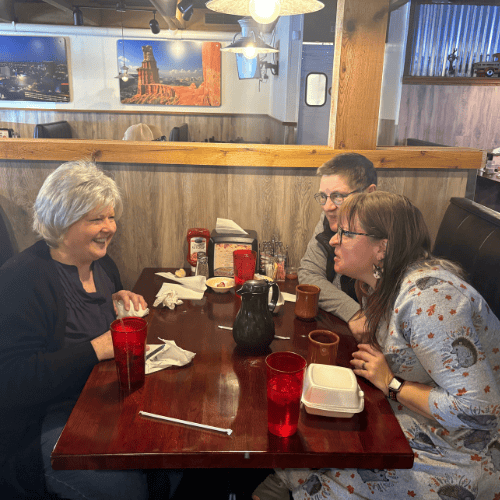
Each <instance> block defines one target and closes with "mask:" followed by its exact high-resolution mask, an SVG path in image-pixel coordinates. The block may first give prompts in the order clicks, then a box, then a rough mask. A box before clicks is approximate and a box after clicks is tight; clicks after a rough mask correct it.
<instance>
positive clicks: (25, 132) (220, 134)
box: [0, 109, 286, 144]
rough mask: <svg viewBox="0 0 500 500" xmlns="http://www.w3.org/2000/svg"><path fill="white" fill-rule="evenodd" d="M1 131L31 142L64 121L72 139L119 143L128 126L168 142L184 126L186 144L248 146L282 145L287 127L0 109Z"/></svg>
mask: <svg viewBox="0 0 500 500" xmlns="http://www.w3.org/2000/svg"><path fill="white" fill-rule="evenodd" d="M1 116H2V118H1V121H0V128H12V129H14V131H15V132H17V133H18V134H19V135H20V136H21V137H22V138H32V137H33V132H34V129H35V125H37V124H38V123H50V122H57V121H61V120H65V121H67V122H68V123H69V124H70V126H71V131H72V134H73V137H74V138H75V139H89V140H98V139H105V140H121V139H122V138H123V135H124V134H125V131H126V130H127V128H128V127H130V126H131V125H135V124H137V123H146V124H147V125H155V126H157V127H158V128H159V129H160V130H161V131H162V133H163V135H165V136H166V137H167V139H168V137H169V135H170V131H171V130H172V128H173V127H179V126H181V125H182V124H184V123H187V125H188V128H189V140H190V141H191V142H193V141H194V142H205V141H206V140H209V139H210V138H212V137H213V138H214V140H216V141H221V142H230V141H235V140H237V139H238V138H241V139H243V140H244V141H245V142H250V143H269V144H284V140H285V133H286V126H285V125H284V124H282V123H281V122H280V121H278V120H276V119H274V118H272V117H270V116H267V115H221V114H205V115H203V114H191V115H190V114H165V113H159V112H151V113H146V112H143V113H133V112H120V113H116V112H114V113H107V112H84V111H81V112H78V111H66V112H64V111H52V110H42V111H39V110H25V109H17V110H11V109H2V115H1Z"/></svg>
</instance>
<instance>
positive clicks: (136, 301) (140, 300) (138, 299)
mask: <svg viewBox="0 0 500 500" xmlns="http://www.w3.org/2000/svg"><path fill="white" fill-rule="evenodd" d="M112 298H113V307H114V308H115V314H118V311H117V310H116V305H115V301H119V300H121V301H122V302H123V305H124V306H125V310H126V311H129V310H130V307H131V305H130V303H131V302H132V305H133V306H134V309H135V310H136V311H138V310H139V308H140V306H142V308H143V309H146V308H147V307H148V304H147V302H146V301H145V300H144V297H143V296H142V295H137V294H136V293H133V292H130V291H129V290H120V291H119V292H116V293H114V294H113V295H112Z"/></svg>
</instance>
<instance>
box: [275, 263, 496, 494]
mask: <svg viewBox="0 0 500 500" xmlns="http://www.w3.org/2000/svg"><path fill="white" fill-rule="evenodd" d="M377 340H378V342H379V344H380V346H381V348H382V351H383V352H384V354H385V356H386V359H387V361H388V363H389V366H390V368H391V369H392V371H393V372H394V374H395V375H398V376H400V377H401V378H403V379H405V380H410V381H415V382H420V383H423V384H426V385H429V386H432V387H433V389H432V391H431V393H430V396H429V405H430V407H431V411H432V412H433V415H434V418H435V420H430V419H428V418H426V417H424V416H421V415H419V414H417V413H414V412H412V411H411V410H409V409H408V408H406V407H405V406H403V405H402V404H400V403H398V402H395V401H391V405H392V408H393V410H394V413H395V414H396V417H397V418H398V420H399V423H400V424H401V427H402V429H403V431H404V433H405V435H406V437H407V439H408V441H409V443H410V445H411V447H412V448H413V450H414V452H415V461H414V466H413V468H412V469H409V470H405V469H394V470H366V469H343V470H337V469H321V470H316V471H312V470H310V469H294V470H292V469H287V470H277V471H276V472H277V475H278V476H279V477H280V479H282V481H283V482H285V484H286V485H287V486H288V487H289V488H290V489H291V490H292V492H293V497H294V499H296V500H306V499H314V500H319V499H325V498H335V499H344V498H345V499H360V498H371V499H380V500H382V499H383V500H387V499H398V500H400V499H404V498H416V499H441V500H450V499H460V500H483V499H484V500H500V439H499V438H500V435H499V432H500V322H499V321H498V319H497V318H496V317H495V315H494V314H493V313H492V312H491V310H490V308H489V306H488V304H487V303H486V301H485V300H484V299H483V298H482V297H481V296H480V295H479V294H478V293H477V292H476V290H474V288H472V287H471V286H470V285H469V284H467V283H465V282H464V281H462V280H461V279H459V278H457V277H456V276H455V275H454V274H452V273H450V272H448V271H445V270H443V269H442V268H439V267H433V268H426V269H416V270H413V271H410V272H409V273H407V275H406V276H405V278H404V280H403V284H402V286H401V290H400V293H399V295H398V297H397V299H396V302H395V305H394V309H393V311H392V315H391V317H390V319H389V321H388V323H387V322H385V323H381V324H380V326H379V329H378V331H377ZM313 485H315V486H313Z"/></svg>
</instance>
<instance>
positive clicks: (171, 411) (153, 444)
mask: <svg viewBox="0 0 500 500" xmlns="http://www.w3.org/2000/svg"><path fill="white" fill-rule="evenodd" d="M167 271H173V270H171V269H170V270H169V269H160V268H146V269H144V270H143V272H142V274H141V275H140V277H139V279H138V281H137V283H136V285H135V287H134V289H133V291H134V292H136V293H138V294H141V295H143V296H144V298H145V299H146V301H147V303H148V305H149V311H150V312H149V315H148V316H147V322H148V343H151V344H158V343H162V342H161V340H159V339H164V340H174V341H175V342H176V344H177V345H178V346H179V347H181V348H182V349H185V350H188V351H191V352H194V353H195V356H194V358H193V360H192V361H191V362H189V364H187V365H185V366H180V367H177V366H175V367H170V368H166V369H163V370H160V371H157V372H155V373H152V374H149V375H146V381H145V384H144V386H143V387H142V388H141V389H139V390H137V391H135V392H133V393H131V394H128V395H124V394H123V393H121V392H120V389H119V386H118V378H117V372H116V368H115V362H114V360H108V361H104V362H101V363H98V364H97V365H96V366H95V367H94V370H93V371H92V373H91V375H90V377H89V379H88V381H87V383H86V385H85V387H84V389H83V391H82V392H81V394H80V397H79V399H78V401H77V403H76V405H75V407H74V409H73V412H72V413H71V416H70V417H69V419H68V422H67V424H66V426H65V427H64V430H63V432H62V434H61V436H60V438H59V440H58V442H57V445H56V446H55V448H54V450H53V453H52V467H53V468H54V469H155V468H274V467H280V468H281V467H310V468H321V467H334V468H351V467H353V468H368V469H385V468H400V469H405V468H411V467H412V465H413V452H412V449H411V448H410V446H409V444H408V442H407V440H406V438H405V436H404V434H403V432H402V430H401V427H400V426H399V424H398V421H397V419H396V417H395V416H394V413H393V411H392V409H391V407H390V405H389V403H388V401H387V399H386V398H385V396H384V394H383V393H382V392H381V391H379V390H378V389H377V388H375V387H374V386H373V385H371V384H370V383H369V382H367V381H366V380H364V379H363V378H362V377H358V383H359V386H360V388H361V389H362V390H363V392H364V410H363V411H362V412H361V413H358V414H355V415H354V416H352V417H351V418H333V417H325V416H319V415H311V414H309V413H307V412H306V410H305V409H304V408H303V407H302V408H301V411H300V417H299V425H298V430H297V433H296V434H294V435H293V436H291V437H288V438H280V437H277V436H275V435H273V434H271V433H270V432H268V429H267V403H266V369H265V357H266V355H267V354H269V353H271V352H275V351H293V352H296V353H298V354H301V355H303V356H306V355H307V344H308V334H309V332H310V331H312V330H316V329H327V330H331V331H334V332H336V333H338V334H339V335H340V346H339V352H338V358H337V364H339V365H341V366H344V367H350V365H349V360H350V359H351V354H352V352H353V351H354V350H356V342H355V340H354V338H353V337H352V335H351V334H350V331H349V329H348V327H347V325H346V323H344V322H343V321H342V320H340V319H339V318H337V317H335V316H334V315H332V314H330V313H327V312H325V311H322V310H321V309H320V310H319V312H318V315H317V316H316V317H315V318H314V320H312V321H303V320H301V319H299V318H297V317H296V316H295V314H294V303H293V302H288V301H286V302H285V304H284V305H283V306H282V307H281V308H280V310H279V311H278V312H277V313H276V314H274V315H273V318H274V323H275V328H276V335H279V336H283V337H290V338H289V340H278V339H275V340H274V341H273V342H272V343H271V345H270V346H269V348H267V349H266V350H265V351H262V352H248V351H245V350H242V349H240V347H239V346H237V345H236V343H235V342H234V339H233V335H232V332H231V331H230V330H223V329H220V328H218V327H219V325H222V326H229V327H230V326H232V324H233V321H234V319H235V317H236V315H237V313H238V311H239V308H240V305H241V299H240V298H239V297H238V296H237V295H235V290H234V289H232V290H231V291H229V292H228V293H224V294H221V293H215V292H214V291H213V290H211V289H209V288H207V290H206V292H205V294H204V296H203V299H202V300H184V301H183V303H182V304H181V305H177V306H175V308H174V309H172V310H171V309H169V308H168V307H153V302H154V300H155V296H156V294H157V293H158V291H159V289H160V288H161V286H162V284H163V283H165V282H168V281H169V280H167V279H166V278H164V277H161V276H158V275H157V274H156V273H157V272H167ZM278 285H279V287H280V289H281V291H284V292H289V293H292V294H295V286H296V285H297V281H296V280H287V281H284V282H279V283H278ZM141 410H142V411H145V412H149V413H153V414H158V415H164V416H168V417H173V418H177V419H182V420H187V421H190V422H197V423H201V424H205V425H210V426H215V427H220V428H229V429H232V431H233V432H232V434H231V435H228V434H225V433H221V432H216V431H212V430H205V429H200V428H194V427H190V426H187V425H184V424H179V423H170V422H165V421H161V420H158V419H154V418H150V417H145V416H142V415H140V414H139V412H140V411H141Z"/></svg>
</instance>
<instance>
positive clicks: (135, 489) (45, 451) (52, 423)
mask: <svg viewBox="0 0 500 500" xmlns="http://www.w3.org/2000/svg"><path fill="white" fill-rule="evenodd" d="M75 402H76V401H74V400H71V401H62V402H60V403H57V404H54V405H52V406H51V407H50V408H49V409H48V411H47V414H46V416H45V419H44V421H43V424H42V436H41V444H42V458H43V466H44V471H45V479H46V483H47V489H48V491H49V492H50V493H52V494H56V495H57V496H59V497H61V498H66V499H70V500H73V499H75V500H83V499H91V500H101V499H102V500H113V499H117V500H118V499H119V500H128V499H130V500H147V498H148V481H147V475H146V473H145V471H142V470H53V469H52V467H51V465H50V454H51V453H52V450H53V449H54V446H55V445H56V442H57V440H58V439H59V436H60V434H61V431H62V430H63V427H64V426H65V424H66V421H67V420H68V418H69V415H70V413H71V410H72V409H73V406H74V405H75ZM165 472H168V471H165ZM166 487H167V489H168V486H167V485H166ZM165 498H168V496H166V497H165Z"/></svg>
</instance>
